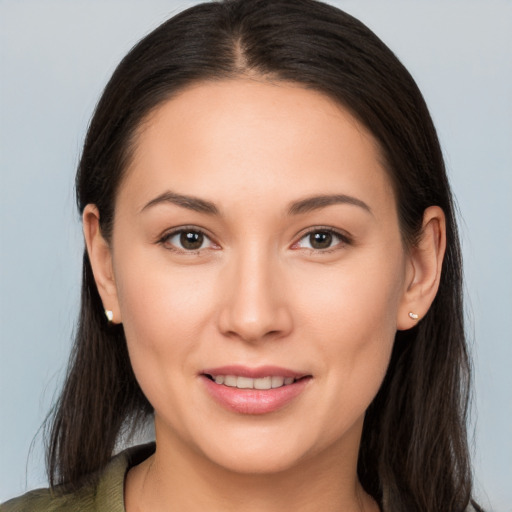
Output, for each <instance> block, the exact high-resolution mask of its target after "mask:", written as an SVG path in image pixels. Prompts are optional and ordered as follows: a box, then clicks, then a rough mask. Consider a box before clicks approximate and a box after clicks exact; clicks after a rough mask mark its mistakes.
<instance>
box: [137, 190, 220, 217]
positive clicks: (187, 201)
mask: <svg viewBox="0 0 512 512" xmlns="http://www.w3.org/2000/svg"><path fill="white" fill-rule="evenodd" d="M166 203H171V204H175V205H176V206H181V207H182V208H187V209H188V210H193V211H195V212H199V213H206V214H208V215H218V214H219V210H218V208H217V207H216V206H215V205H214V204H213V203H212V202H211V201H205V200H204V199H199V198H198V197H193V196H186V195H183V194H176V193H175V192H170V191H168V192H164V193H163V194H160V195H159V196H157V197H155V198H154V199H152V200H151V201H149V203H147V204H146V205H145V206H144V207H143V208H142V209H141V212H143V211H144V210H147V209H148V208H152V207H153V206H157V205H159V204H166Z"/></svg>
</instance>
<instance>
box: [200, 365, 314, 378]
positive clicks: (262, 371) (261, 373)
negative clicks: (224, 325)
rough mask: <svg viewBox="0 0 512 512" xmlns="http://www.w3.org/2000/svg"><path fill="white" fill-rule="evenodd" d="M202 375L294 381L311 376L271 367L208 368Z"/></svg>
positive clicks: (230, 366)
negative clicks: (280, 378) (278, 378)
mask: <svg viewBox="0 0 512 512" xmlns="http://www.w3.org/2000/svg"><path fill="white" fill-rule="evenodd" d="M201 373H202V374H203V375H211V376H212V377H216V376H217V375H236V376H238V377H248V378H251V379H261V378H263V377H285V378H286V377H292V378H294V379H300V378H302V377H305V376H307V375H309V374H307V373H304V372H298V371H295V370H291V369H289V368H282V367H279V366H271V365H265V366H258V367H255V368H251V367H248V366H242V365H227V366H218V367H216V368H207V369H205V370H203V371H202V372H201Z"/></svg>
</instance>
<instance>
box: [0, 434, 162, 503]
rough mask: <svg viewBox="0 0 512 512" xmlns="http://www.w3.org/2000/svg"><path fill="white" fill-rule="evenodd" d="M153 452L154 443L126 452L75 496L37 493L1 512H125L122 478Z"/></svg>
mask: <svg viewBox="0 0 512 512" xmlns="http://www.w3.org/2000/svg"><path fill="white" fill-rule="evenodd" d="M154 451H155V445H154V444H153V443H149V444H146V445H141V446H136V447H133V448H129V449H127V450H125V451H123V452H121V453H119V454H118V455H116V456H115V457H113V458H112V460H111V461H110V463H109V464H108V465H107V466H106V467H105V468H104V469H103V470H102V471H101V472H100V473H99V474H98V475H96V477H95V478H92V479H91V481H90V483H88V484H85V485H84V486H82V487H81V488H80V489H79V490H78V491H77V492H71V493H66V492H61V491H60V490H59V488H56V489H55V490H52V489H36V490H34V491H30V492H28V493H26V494H24V495H22V496H19V497H18V498H14V499H12V500H10V501H7V502H5V503H3V504H1V505H0V512H76V511H80V512H100V511H107V510H108V511H109V512H124V478H125V475H126V473H127V471H128V470H129V469H130V468H131V467H132V466H135V465H137V464H139V463H140V462H142V461H143V460H145V459H146V458H147V457H149V456H150V455H151V454H152V453H153V452H154Z"/></svg>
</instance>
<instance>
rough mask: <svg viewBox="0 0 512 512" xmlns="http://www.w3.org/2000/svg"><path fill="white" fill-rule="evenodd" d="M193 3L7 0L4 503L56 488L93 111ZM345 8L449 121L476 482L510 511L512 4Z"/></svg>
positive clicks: (2, 95)
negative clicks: (131, 62)
mask: <svg viewBox="0 0 512 512" xmlns="http://www.w3.org/2000/svg"><path fill="white" fill-rule="evenodd" d="M192 3H194V2H178V1H174V2H173V1H171V0H169V1H161V0H149V1H144V2H143V1H142V0H139V1H129V0H123V1H121V0H107V1H100V0H87V1H86V0H74V1H69V0H60V1H58V0H45V1H44V2H41V1H40V0H39V1H27V0H0V37H1V41H0V52H1V53H0V58H1V62H0V79H1V90H0V170H1V182H0V200H1V203H0V228H1V235H0V258H1V261H0V287H1V288H0V322H1V329H0V336H1V361H0V421H1V423H0V428H1V431H0V501H2V500H4V499H6V498H7V497H11V496H13V495H16V494H19V493H21V492H23V491H25V490H26V489H30V488H33V487H36V486H41V485H44V484H45V480H44V473H43V460H42V450H41V437H40V436H39V437H36V438H35V441H34V443H33V449H32V451H31V452H30V456H29V451H30V447H31V443H32V441H33V439H34V436H35V435H36V433H37V431H38V428H39V426H40V425H41V422H42V420H43V418H44V416H45V414H46V412H47V411H48V408H49V405H50V403H51V402H52V399H53V398H54V396H55V393H56V391H57V389H58V386H59V383H60V382H61V380H62V377H63V375H64V369H65V363H66V360H67V355H68V351H69V347H70V339H71V336H72V330H73V323H74V320H75V317H76V312H77V304H78V296H79V280H80V260H81V252H82V240H81V232H80V226H79V220H78V217H77V214H76V212H75V208H74V197H73V179H74V172H75V167H76V164H77V161H78V158H79V153H80V147H81V143H82V140H83V137H84V134H85V130H86V127H87V123H88V120H89V118H90V116H91V113H92V110H93V108H94V105H95V102H96V101H97V99H98V96H99V94H100V92H101V90H102V87H103V86H104V85H105V83H106V81H107V79H108V77H109V75H110V74H111V72H112V71H113V69H114V67H115V65H116V64H117V63H118V61H119V60H120V59H121V58H122V56H123V55H124V54H125V53H126V52H127V51H128V50H129V48H130V47H131V46H132V45H133V44H134V43H135V42H136V41H137V40H138V39H139V38H140V37H142V36H143V35H144V34H146V33H147V32H149V31H150V30H151V29H152V28H154V27H156V26H157V25H158V24H159V23H161V22H162V21H163V20H164V19H166V18H167V17H168V15H169V14H172V13H173V12H176V11H177V10H179V9H181V8H182V7H184V6H187V5H191V4H192ZM333 3H335V2H333ZM336 5H338V6H340V7H342V8H345V9H346V10H347V11H348V12H350V13H352V14H354V15H355V16H356V17H359V18H360V19H361V20H362V21H364V22H365V23H366V24H368V25H369V26H370V28H372V29H373V30H375V31H376V33H377V34H378V35H379V36H380V37H381V38H382V39H383V40H384V41H385V42H386V43H387V44H388V45H389V46H390V47H391V48H392V49H393V50H394V51H395V52H396V54H397V55H398V56H399V57H400V58H401V59H402V61H403V62H404V64H405V65H406V66H407V67H408V68H409V70H410V71H411V72H412V74H413V75H414V76H415V78H416V79H417V81H418V84H419V86H420V88H421V89H422V91H423V92H424V95H425V97H426V100H427V103H428V104H429V106H430V108H431V112H432V114H433V117H434V120H435V122H436V125H437V128H438V131H439V135H440V139H441V142H442V146H443V149H444V152H445V157H446V161H447V165H448V169H449V173H450V176H451V180H452V184H453V188H454V191H455V194H456V196H457V198H458V204H459V207H460V210H461V212H462V213H461V231H462V239H463V247H464V255H465V264H466V265H465V273H466V279H467V281H466V282H467V298H468V301H467V305H468V319H469V322H468V332H469V337H470V340H471V343H472V344H473V353H474V359H475V384H476V386H475V389H476V391H475V401H474V414H473V419H474V420H476V434H475V440H474V445H475V456H474V465H475V474H476V484H477V490H478V495H479V497H480V498H481V500H482V502H483V504H484V505H485V506H487V507H488V508H489V509H492V510H495V511H497V512H505V511H509V512H510V511H512V371H511V364H512V334H511V333H512V271H511V266H512V234H511V233H512V121H511V120H512V63H511V61H512V3H511V2H510V1H508V0H501V1H499V0H434V1H426V0H417V1H412V0H408V1H382V0H381V1H371V0H347V1H344V2H343V1H341V2H336ZM27 460H28V462H27Z"/></svg>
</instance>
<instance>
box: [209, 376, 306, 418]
mask: <svg viewBox="0 0 512 512" xmlns="http://www.w3.org/2000/svg"><path fill="white" fill-rule="evenodd" d="M201 378H202V380H203V382H204V384H205V386H206V389H207V391H208V393H209V394H210V396H211V397H212V398H213V399H214V400H215V401H216V402H217V403H218V404H220V405H221V406H222V407H224V408H226V409H228V410H230V411H233V412H237V413H239V414H268V413H271V412H274V411H278V410H279V409H282V408H283V407H285V406H286V405H288V404H289V403H290V402H292V401H293V400H294V399H295V398H296V397H298V396H299V395H300V394H301V393H302V392H303V391H304V389H305V387H306V385H307V383H308V382H309V381H310V380H311V377H304V378H302V379H300V380H298V381H296V382H294V383H293V384H288V385H287V386H281V387H280V388H274V389H239V388H231V387H229V386H224V385H223V384H217V383H215V382H214V381H212V380H211V379H209V378H208V377H205V376H204V375H203V376H201Z"/></svg>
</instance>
